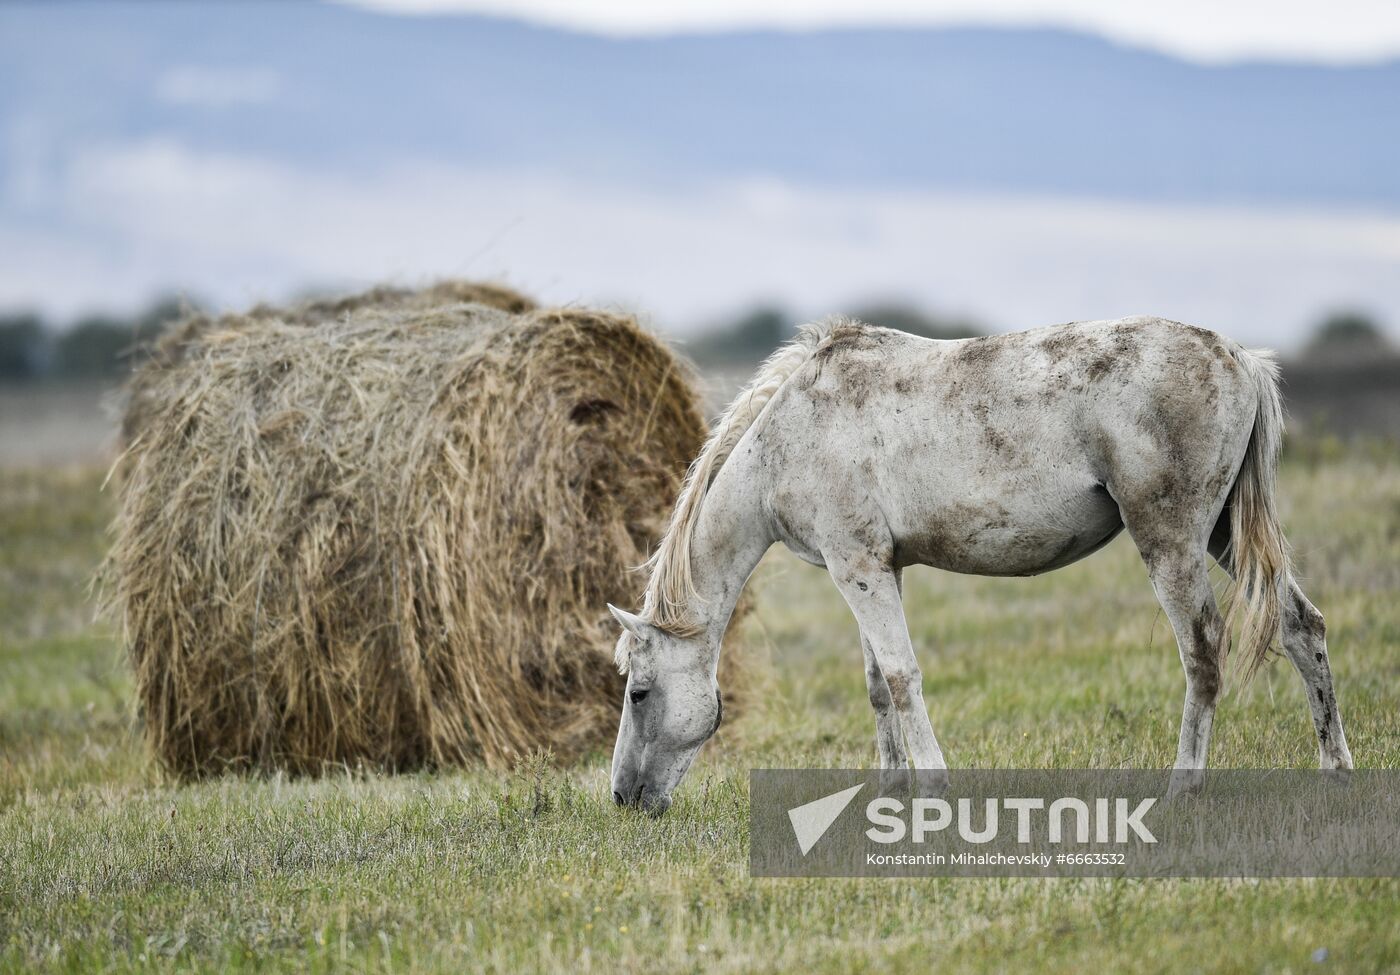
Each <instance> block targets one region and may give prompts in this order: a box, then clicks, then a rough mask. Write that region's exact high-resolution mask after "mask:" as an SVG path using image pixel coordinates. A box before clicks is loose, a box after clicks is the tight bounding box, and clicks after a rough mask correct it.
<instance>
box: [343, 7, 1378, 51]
mask: <svg viewBox="0 0 1400 975" xmlns="http://www.w3.org/2000/svg"><path fill="white" fill-rule="evenodd" d="M350 2H352V3H354V4H355V5H357V6H362V7H370V8H373V9H376V10H381V11H386V12H390V13H402V14H420V15H421V14H441V13H452V12H470V13H484V14H493V15H500V16H509V17H518V18H521V19H526V20H531V21H534V22H538V23H542V24H550V25H554V26H559V27H567V28H571V29H575V30H589V31H596V32H599V33H606V34H618V35H637V34H665V33H676V32H687V31H720V30H732V29H740V28H754V27H777V28H788V29H810V28H819V27H834V26H888V25H920V26H949V25H986V26H1019V27H1059V28H1068V29H1072V30H1081V31H1086V32H1090V33H1096V34H1099V35H1101V36H1103V37H1106V38H1109V39H1112V40H1115V41H1118V42H1121V43H1125V44H1131V45H1134V46H1140V47H1146V48H1150V49H1153V50H1158V51H1162V52H1165V53H1170V54H1173V55H1176V56H1178V57H1182V58H1186V59H1189V60H1195V61H1201V62H1207V63H1220V62H1232V61H1240V60H1274V59H1277V60H1288V61H1306V62H1313V63H1336V64H1354V63H1365V62H1369V61H1375V60H1380V59H1386V58H1393V57H1396V56H1400V3H1397V2H1395V0H1326V2H1323V0H1171V2H1149V0H857V2H853V0H664V2H658V0H587V2H580V0H350Z"/></svg>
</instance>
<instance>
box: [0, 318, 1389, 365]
mask: <svg viewBox="0 0 1400 975" xmlns="http://www.w3.org/2000/svg"><path fill="white" fill-rule="evenodd" d="M192 310H193V309H192V308H191V307H190V306H189V305H188V304H187V303H185V302H183V301H181V300H179V299H176V298H162V299H160V300H159V301H156V302H155V303H153V304H152V305H150V306H149V307H148V308H146V309H145V310H144V311H142V312H140V313H138V314H136V315H132V316H127V317H122V316H117V315H106V314H96V315H88V316H85V317H83V318H80V319H79V320H77V321H76V322H73V323H72V324H71V325H69V326H68V327H67V328H59V327H56V326H55V325H54V324H53V323H51V322H47V321H45V320H44V319H43V318H42V317H40V316H39V315H37V314H32V313H10V314H4V313H0V382H24V381H33V380H112V379H115V378H117V377H119V376H121V375H123V374H125V373H127V372H129V371H130V369H131V367H132V364H133V361H134V359H135V357H137V356H139V355H140V354H141V349H142V347H143V346H145V345H146V344H147V343H149V342H150V341H151V340H152V339H153V338H154V337H155V336H157V335H159V334H160V332H161V331H162V330H163V329H164V328H165V327H166V325H168V324H169V323H170V322H172V321H175V320H177V319H179V318H182V317H184V316H185V315H187V314H189V313H190V312H191V311H192ZM850 314H851V317H853V318H858V319H860V320H861V321H866V322H871V323H873V324H876V325H884V326H887V327H889V328H897V329H900V330H901V331H905V332H912V333H913V334H915V335H923V336H925V337H927V338H935V339H959V338H969V337H972V336H976V335H984V334H986V333H987V329H985V328H984V327H983V326H981V325H980V324H979V323H977V322H973V321H969V320H966V319H961V318H943V317H936V316H932V315H929V314H927V313H925V312H922V311H919V310H917V309H915V308H911V307H909V306H907V305H900V304H874V305H868V306H865V307H858V308H855V309H853V310H852V311H851V312H850ZM797 321H798V319H797V317H796V316H794V315H791V314H789V313H788V312H787V311H786V310H784V309H782V308H778V307H774V306H760V307H757V308H754V309H753V310H751V311H748V312H746V313H743V314H741V315H740V316H739V317H737V318H735V319H734V320H732V321H728V322H722V323H719V324H716V325H715V326H713V327H711V328H710V329H709V330H708V331H706V332H704V333H703V334H702V335H700V336H699V337H698V338H696V339H694V340H692V341H690V342H688V343H686V351H687V352H688V353H689V354H690V355H691V356H692V357H693V358H694V359H695V361H696V362H697V363H698V364H699V365H700V366H702V367H705V368H722V369H726V368H736V369H737V368H748V367H751V366H753V365H754V364H755V363H757V362H759V361H760V360H761V359H763V358H764V357H765V356H767V355H768V353H770V352H772V351H773V349H775V348H777V346H778V345H780V344H782V343H783V342H784V341H786V340H787V339H789V338H791V337H792V334H793V331H794V330H795V328H796V323H797ZM1304 352H1305V355H1306V356H1307V357H1308V358H1310V359H1317V358H1321V359H1325V360H1329V361H1341V360H1354V359H1361V358H1365V357H1367V356H1376V355H1380V356H1383V357H1388V355H1389V354H1392V353H1393V347H1392V346H1391V345H1390V343H1389V342H1388V340H1387V338H1386V336H1385V333H1384V331H1383V330H1382V329H1381V328H1380V326H1378V325H1377V324H1376V322H1375V321H1374V320H1373V319H1371V318H1370V317H1368V316H1366V315H1364V314H1362V313H1359V312H1340V313H1338V314H1335V315H1332V316H1331V317H1329V318H1327V319H1326V320H1324V321H1323V322H1322V323H1321V324H1319V326H1318V327H1317V329H1316V330H1315V331H1314V333H1313V335H1312V338H1311V339H1310V340H1309V342H1308V344H1307V346H1306V348H1305V350H1304Z"/></svg>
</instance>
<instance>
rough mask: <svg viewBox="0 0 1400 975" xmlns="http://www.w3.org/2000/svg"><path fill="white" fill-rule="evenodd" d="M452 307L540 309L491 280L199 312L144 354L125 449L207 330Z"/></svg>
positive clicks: (126, 412)
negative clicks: (162, 378) (165, 373)
mask: <svg viewBox="0 0 1400 975" xmlns="http://www.w3.org/2000/svg"><path fill="white" fill-rule="evenodd" d="M449 304H471V305H485V306H486V307H487V308H495V309H498V310H499V311H505V312H511V313H512V314H522V313H524V312H527V311H533V310H534V309H535V308H536V307H538V306H537V305H536V304H535V302H534V301H533V300H532V299H530V298H527V297H526V296H525V295H523V294H521V293H520V292H518V291H516V290H514V289H513V288H508V287H506V286H505V285H503V284H496V283H494V282H490V281H460V280H447V281H439V282H437V283H436V284H433V285H429V286H428V287H426V288H422V289H418V290H414V289H411V288H396V287H390V286H388V285H380V286H378V287H374V288H370V289H369V290H368V291H363V292H360V293H359V294H354V295H349V296H346V297H334V298H322V299H314V300H310V301H305V302H302V303H300V304H296V305H292V306H291V307H289V308H278V307H274V306H272V305H265V304H264V305H257V306H255V307H254V308H252V309H251V310H250V311H248V312H246V313H244V314H228V315H206V314H203V313H195V314H192V315H189V316H187V317H186V318H184V319H183V320H181V321H180V322H178V323H176V324H174V325H172V326H171V327H170V328H169V329H167V330H166V331H165V332H164V333H163V334H162V335H161V336H160V337H159V338H158V339H157V340H156V341H155V342H153V343H151V345H150V347H149V348H148V349H146V350H145V357H144V358H145V361H144V363H143V365H142V367H141V368H140V369H138V370H137V371H136V373H135V374H134V375H133V376H132V379H131V381H130V382H129V383H127V387H126V391H125V397H124V403H123V405H122V409H121V414H122V422H121V438H122V444H123V446H129V445H130V444H131V443H132V442H134V441H135V440H136V438H137V436H139V435H140V433H141V431H142V430H144V429H145V428H146V422H147V419H148V417H149V414H150V413H151V412H152V410H153V409H154V408H155V405H156V404H155V403H153V402H152V397H153V390H152V386H153V385H155V383H156V377H158V376H159V374H160V372H161V371H162V370H164V369H169V368H173V367H174V366H178V365H179V364H180V363H181V362H182V361H184V357H185V350H186V349H188V348H189V347H190V346H191V345H193V344H194V343H195V342H196V341H197V340H198V339H199V338H200V336H202V335H203V334H204V333H205V332H209V331H223V330H228V329H239V328H246V327H247V326H248V325H250V324H253V323H256V322H260V321H266V320H269V319H273V320H278V321H282V322H285V323H287V324H289V325H320V324H322V323H324V322H328V321H337V320H340V319H343V318H345V317H346V316H347V315H349V314H352V313H355V312H359V311H364V310H370V309H379V310H381V311H414V310H419V311H422V310H427V309H431V308H439V307H441V306H443V305H449Z"/></svg>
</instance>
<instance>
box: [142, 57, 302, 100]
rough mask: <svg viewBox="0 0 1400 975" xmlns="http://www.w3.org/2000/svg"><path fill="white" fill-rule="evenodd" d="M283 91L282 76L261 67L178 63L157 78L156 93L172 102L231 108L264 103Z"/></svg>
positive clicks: (274, 98)
mask: <svg viewBox="0 0 1400 975" xmlns="http://www.w3.org/2000/svg"><path fill="white" fill-rule="evenodd" d="M281 93H282V78H281V75H279V74H278V72H276V71H275V70H273V69H271V68H261V67H238V66H225V67H215V66H210V65H193V64H186V65H177V66H175V67H171V68H168V69H166V71H165V72H164V73H162V74H161V76H160V77H159V78H158V79H157V80H156V87H155V96H156V98H157V99H158V100H160V101H162V102H165V103H166V104H169V105H189V106H195V107H199V108H229V107H233V106H241V105H262V104H267V103H269V102H272V101H274V100H276V99H277V97H278V96H279V95H281Z"/></svg>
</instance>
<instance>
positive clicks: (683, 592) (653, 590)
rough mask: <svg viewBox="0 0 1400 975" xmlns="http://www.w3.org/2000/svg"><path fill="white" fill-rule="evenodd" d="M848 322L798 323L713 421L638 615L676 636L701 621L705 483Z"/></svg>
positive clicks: (653, 561) (622, 652)
mask: <svg viewBox="0 0 1400 975" xmlns="http://www.w3.org/2000/svg"><path fill="white" fill-rule="evenodd" d="M850 324H851V323H850V322H849V321H848V320H847V319H844V318H827V319H824V320H823V321H820V322H817V323H815V324H808V325H803V326H801V327H800V328H798V330H797V335H796V336H794V337H793V338H792V339H791V340H790V341H788V342H787V343H785V344H783V345H781V346H779V347H778V349H777V351H775V352H774V353H773V354H772V355H771V356H769V357H768V359H767V360H766V361H765V362H764V363H763V365H762V366H760V367H759V369H758V371H757V372H756V373H754V376H753V378H752V379H750V380H749V383H748V385H747V386H745V387H744V388H743V390H742V391H741V392H740V393H739V395H738V396H736V397H734V401H733V402H732V403H730V404H729V408H728V409H726V410H725V411H724V413H723V414H721V415H720V418H719V419H718V420H717V421H716V422H715V426H714V430H713V431H712V432H711V434H710V437H709V439H708V440H706V441H705V446H704V447H703V448H701V450H700V455H699V456H698V457H696V458H695V461H694V463H692V464H691V465H690V470H689V471H688V472H687V473H686V476H685V482H684V483H683V484H682V485H681V491H680V495H679V496H678V497H677V498H676V506H675V508H674V509H672V511H671V518H670V521H669V522H668V524H667V526H666V533H665V534H664V535H662V536H661V543H660V545H658V546H657V549H656V552H655V553H654V554H653V555H652V557H651V558H650V559H649V560H647V568H648V569H649V570H650V572H651V575H650V576H649V578H648V580H647V587H646V592H645V594H644V596H643V598H642V612H641V617H642V619H644V620H646V621H647V622H648V623H651V624H652V625H653V626H656V627H658V628H660V629H662V630H665V631H666V632H668V633H673V634H675V635H677V636H693V635H695V634H696V633H698V632H699V631H700V623H699V621H698V620H697V619H696V618H695V615H694V613H693V612H692V610H691V600H690V597H691V596H692V595H693V594H694V593H695V585H694V582H693V580H692V578H691V566H690V542H691V538H692V536H693V535H694V534H695V526H696V524H697V523H699V521H700V508H701V506H702V505H703V504H704V503H705V496H706V495H707V494H708V493H709V490H710V484H711V483H712V482H713V481H714V479H715V475H716V474H718V473H719V470H720V467H722V466H723V465H724V462H725V460H726V459H727V458H728V457H729V455H730V454H731V453H733V451H734V448H735V447H736V446H738V444H739V441H740V440H742V439H743V436H744V434H745V433H746V432H747V431H748V430H749V428H750V427H752V426H754V424H755V423H757V422H758V419H759V417H760V416H761V415H762V414H763V409H764V407H766V406H767V405H768V403H769V402H771V401H772V399H773V397H774V396H776V395H777V393H778V390H779V389H781V388H782V385H783V383H784V382H786V381H787V379H788V378H789V377H791V376H792V375H793V373H795V372H797V370H799V369H800V368H802V366H803V365H804V364H805V363H806V362H807V361H808V360H809V359H811V358H812V356H813V355H815V354H816V352H817V351H818V349H820V348H821V346H822V344H823V343H824V342H826V341H827V340H828V339H829V338H830V337H831V334H832V332H834V331H835V330H836V329H838V328H840V327H842V326H847V325H850ZM628 642H629V641H625V640H624V641H621V642H620V643H619V645H618V660H617V663H618V666H619V667H620V668H621V669H623V670H624V671H625V670H626V667H627V650H626V649H624V645H625V644H627V643H628Z"/></svg>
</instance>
